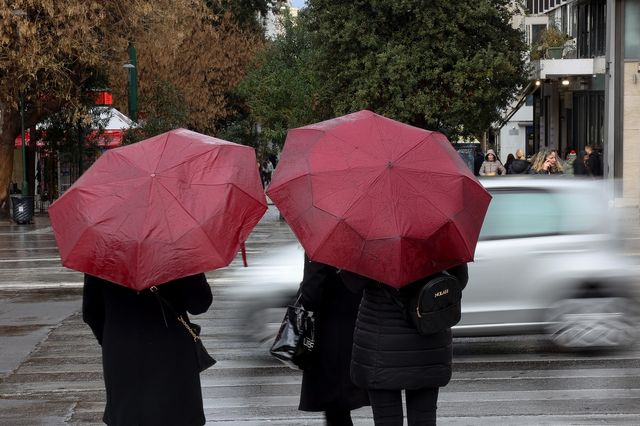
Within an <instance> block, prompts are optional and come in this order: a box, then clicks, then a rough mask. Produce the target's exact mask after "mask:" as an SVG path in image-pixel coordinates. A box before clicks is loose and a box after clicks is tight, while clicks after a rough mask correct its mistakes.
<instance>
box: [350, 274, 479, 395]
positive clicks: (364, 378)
mask: <svg viewBox="0 0 640 426" xmlns="http://www.w3.org/2000/svg"><path fill="white" fill-rule="evenodd" d="M448 271H449V272H450V273H451V274H453V275H455V276H456V277H457V278H458V280H459V281H460V283H461V285H462V287H463V288H464V286H466V283H467V280H468V275H467V265H466V264H464V265H460V266H457V267H455V268H451V269H449V270H448ZM349 281H350V280H349ZM361 282H362V283H364V284H366V288H365V291H364V297H363V299H362V304H361V305H360V311H359V313H358V319H357V322H356V330H355V334H354V342H353V354H352V361H351V379H352V381H353V382H354V383H355V384H356V385H358V386H360V387H362V388H364V389H388V390H397V389H421V388H428V387H440V386H445V385H446V384H447V383H449V380H451V359H452V347H451V344H452V338H451V329H446V330H444V331H441V332H439V333H434V334H430V335H427V336H423V335H420V334H418V331H417V330H416V329H415V327H414V326H413V325H412V324H410V323H409V321H408V320H407V319H406V318H405V316H404V313H403V311H402V309H401V308H400V307H399V306H398V305H397V304H396V303H395V302H394V301H393V300H392V296H391V294H390V293H389V291H391V292H393V291H395V290H392V289H391V288H390V287H387V286H385V285H384V284H380V283H377V282H375V281H373V280H368V279H366V278H363V279H362V280H361ZM410 290H411V286H407V288H406V290H404V291H403V290H400V291H399V293H398V294H396V295H394V296H395V297H399V298H400V299H403V298H405V299H406V298H408V292H409V291H410Z"/></svg>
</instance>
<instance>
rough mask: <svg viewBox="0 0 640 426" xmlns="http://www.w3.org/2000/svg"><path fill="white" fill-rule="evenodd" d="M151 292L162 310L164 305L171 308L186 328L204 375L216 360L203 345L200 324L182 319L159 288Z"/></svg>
mask: <svg viewBox="0 0 640 426" xmlns="http://www.w3.org/2000/svg"><path fill="white" fill-rule="evenodd" d="M149 290H150V291H151V292H152V293H153V294H155V295H156V297H157V298H158V300H159V301H160V308H162V304H163V303H164V304H165V305H166V306H167V307H168V308H169V310H170V311H171V312H172V313H173V314H174V315H175V316H176V318H177V319H178V321H180V324H182V325H183V326H184V328H185V329H186V330H187V332H188V333H189V334H190V335H191V337H192V338H193V342H194V347H195V351H196V360H197V363H198V369H199V371H200V372H201V373H202V372H203V371H204V370H206V369H207V368H209V367H212V366H213V365H214V364H215V363H216V360H215V359H213V357H212V356H211V355H209V352H207V348H205V347H204V345H203V344H202V340H201V339H200V329H201V327H200V326H199V325H198V324H194V323H192V322H189V321H187V320H186V319H184V318H183V317H182V315H178V313H177V312H176V310H175V309H174V308H173V306H172V305H171V304H170V303H169V301H168V300H167V299H165V298H164V297H162V296H161V295H160V293H159V292H158V288H157V287H156V286H153V287H151V288H150V289H149ZM162 315H163V316H164V309H163V310H162ZM166 321H167V319H166V318H165V323H166Z"/></svg>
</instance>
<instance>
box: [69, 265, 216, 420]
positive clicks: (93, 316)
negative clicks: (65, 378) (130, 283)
mask: <svg viewBox="0 0 640 426" xmlns="http://www.w3.org/2000/svg"><path fill="white" fill-rule="evenodd" d="M157 288H158V292H159V293H160V294H161V295H162V297H163V298H164V299H165V300H167V301H169V303H171V305H172V306H173V309H175V313H177V314H178V315H180V316H181V317H182V318H184V319H185V320H186V321H187V322H188V321H189V319H188V316H187V311H188V312H189V313H191V314H194V315H196V314H201V313H204V312H206V311H207V309H208V308H209V306H210V305H211V302H212V294H211V288H210V287H209V284H208V283H207V280H206V278H205V276H204V274H197V275H192V276H188V277H184V278H181V279H177V280H173V281H171V282H169V283H166V284H162V285H159V286H158V287H157ZM82 318H83V320H84V322H86V323H87V324H88V325H89V326H90V327H91V330H92V331H93V334H94V335H95V337H96V339H97V340H98V343H99V344H100V346H101V348H102V365H103V370H104V382H105V386H106V392H107V403H106V406H105V410H104V415H103V418H102V420H103V421H104V422H105V423H106V424H108V425H114V426H115V425H131V424H140V425H167V426H170V425H185V426H191V425H193V426H196V425H197V426H200V425H204V424H205V423H206V420H205V416H204V410H203V405H202V391H201V386H200V370H199V368H198V365H197V362H196V357H195V351H194V342H193V338H192V337H191V336H190V335H189V334H188V333H187V332H186V331H185V329H184V327H183V325H182V324H181V323H180V322H178V319H177V318H176V316H175V315H173V312H170V311H169V310H168V309H167V308H166V307H164V306H162V302H160V301H159V300H158V299H157V297H156V296H155V295H154V294H153V293H152V292H151V291H150V290H148V289H147V290H143V291H139V292H138V291H134V290H131V289H128V288H126V287H124V286H121V285H119V284H115V283H112V282H110V281H106V280H103V279H101V278H98V277H95V276H92V275H89V274H85V279H84V287H83V298H82Z"/></svg>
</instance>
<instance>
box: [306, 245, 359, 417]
mask: <svg viewBox="0 0 640 426" xmlns="http://www.w3.org/2000/svg"><path fill="white" fill-rule="evenodd" d="M361 298H362V290H361V289H356V290H355V291H351V290H350V289H348V288H347V287H346V286H345V285H344V283H343V282H342V274H341V272H340V271H339V270H338V269H336V268H334V267H333V266H329V265H326V264H324V263H319V262H314V261H312V260H310V259H309V258H308V257H307V255H306V254H305V259H304V276H303V279H302V282H301V283H300V299H301V302H302V306H304V307H305V309H307V310H310V311H313V312H314V313H315V315H316V317H317V319H316V333H315V344H314V352H315V353H314V355H313V357H312V359H311V360H310V362H309V365H308V366H306V367H305V368H304V370H303V374H302V387H301V390H300V405H299V407H298V408H299V409H300V410H302V411H324V413H325V418H326V424H327V425H328V426H350V425H352V424H353V422H352V420H351V410H354V409H356V408H360V407H363V406H365V405H369V398H368V396H367V392H366V391H365V390H363V389H360V388H358V387H357V386H355V385H354V384H353V383H352V382H351V378H350V365H351V347H352V346H353V330H354V327H355V322H356V316H357V314H358V306H359V305H360V300H361Z"/></svg>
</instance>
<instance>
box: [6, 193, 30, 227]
mask: <svg viewBox="0 0 640 426" xmlns="http://www.w3.org/2000/svg"><path fill="white" fill-rule="evenodd" d="M11 205H12V210H11V211H12V212H13V220H15V221H16V223H18V224H23V223H31V219H33V196H31V195H12V196H11Z"/></svg>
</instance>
